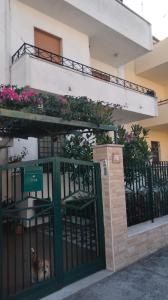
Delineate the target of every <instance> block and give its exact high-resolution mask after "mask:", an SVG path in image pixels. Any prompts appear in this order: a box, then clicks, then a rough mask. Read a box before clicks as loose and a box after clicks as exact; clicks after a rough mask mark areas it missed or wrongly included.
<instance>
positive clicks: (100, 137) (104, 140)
mask: <svg viewBox="0 0 168 300" xmlns="http://www.w3.org/2000/svg"><path fill="white" fill-rule="evenodd" d="M95 139H96V144H97V145H105V144H106V145H107V144H113V138H112V137H111V136H109V134H108V133H105V132H103V133H96V134H95Z"/></svg>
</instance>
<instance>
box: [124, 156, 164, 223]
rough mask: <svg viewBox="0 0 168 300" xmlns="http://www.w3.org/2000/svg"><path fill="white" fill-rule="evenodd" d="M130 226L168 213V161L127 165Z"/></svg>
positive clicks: (126, 191) (128, 219) (126, 186)
mask: <svg viewBox="0 0 168 300" xmlns="http://www.w3.org/2000/svg"><path fill="white" fill-rule="evenodd" d="M124 169H125V195H126V209H127V224H128V226H131V225H135V224H139V223H142V222H145V221H148V220H152V221H153V220H154V218H158V217H161V216H165V215H168V162H156V163H147V164H144V165H143V164H141V165H139V164H126V165H125V168H124Z"/></svg>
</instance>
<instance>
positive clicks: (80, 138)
mask: <svg viewBox="0 0 168 300" xmlns="http://www.w3.org/2000/svg"><path fill="white" fill-rule="evenodd" d="M92 146H93V139H92V137H91V134H81V132H76V133H75V134H72V135H71V136H69V137H67V138H66V139H65V143H64V145H63V149H62V150H63V155H64V157H67V158H74V159H79V160H88V161H90V160H92V159H93V147H92Z"/></svg>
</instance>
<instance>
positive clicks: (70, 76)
mask: <svg viewBox="0 0 168 300" xmlns="http://www.w3.org/2000/svg"><path fill="white" fill-rule="evenodd" d="M20 74H23V76H22V77H20ZM24 80H25V81H24ZM12 83H13V84H17V85H19V86H20V85H21V86H24V85H26V84H27V85H28V86H30V87H31V88H33V89H38V90H41V91H47V92H52V93H54V94H59V95H72V96H76V97H78V96H87V97H88V98H90V99H92V100H95V101H98V100H101V101H105V102H107V103H112V104H119V105H121V106H122V107H123V110H126V111H129V112H135V113H138V114H145V115H146V116H149V117H150V116H155V115H156V114H157V108H156V99H155V98H154V97H151V96H148V95H144V94H141V93H138V92H135V91H133V90H129V89H126V88H123V87H120V86H119V85H115V84H111V83H109V82H105V81H103V80H99V79H96V78H93V77H90V76H87V75H83V74H81V73H78V72H75V71H72V70H70V69H66V68H63V67H62V66H59V65H55V64H52V63H49V62H46V61H43V60H41V59H37V58H33V57H30V56H29V55H24V56H23V57H22V58H21V59H20V60H19V61H17V62H16V63H15V64H14V65H13V67H12Z"/></svg>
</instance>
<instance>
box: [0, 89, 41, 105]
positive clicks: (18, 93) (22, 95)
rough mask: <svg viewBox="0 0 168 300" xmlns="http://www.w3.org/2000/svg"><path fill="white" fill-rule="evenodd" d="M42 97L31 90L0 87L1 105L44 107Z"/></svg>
mask: <svg viewBox="0 0 168 300" xmlns="http://www.w3.org/2000/svg"><path fill="white" fill-rule="evenodd" d="M42 102H43V99H42V98H41V97H40V95H39V94H38V93H36V92H34V91H32V90H30V89H19V88H17V87H16V86H10V85H8V86H5V85H1V86H0V103H1V104H4V105H5V104H6V105H7V103H8V105H9V106H11V105H23V106H24V105H25V106H27V105H36V106H38V105H42Z"/></svg>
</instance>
